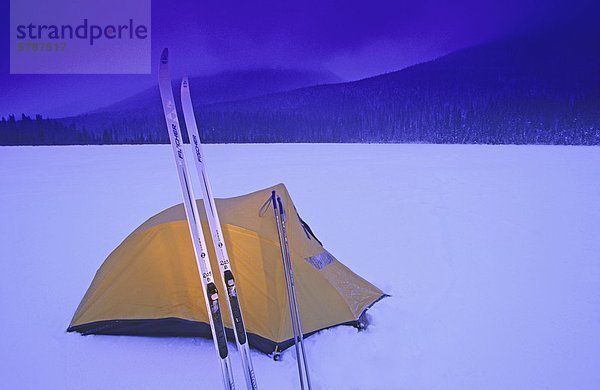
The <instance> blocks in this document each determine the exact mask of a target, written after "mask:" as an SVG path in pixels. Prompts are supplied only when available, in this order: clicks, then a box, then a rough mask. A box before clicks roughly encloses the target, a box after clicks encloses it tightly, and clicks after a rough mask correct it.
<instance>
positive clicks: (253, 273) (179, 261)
mask: <svg viewBox="0 0 600 390" xmlns="http://www.w3.org/2000/svg"><path fill="white" fill-rule="evenodd" d="M272 190H276V191H277V194H278V195H280V196H281V198H282V200H283V201H284V204H285V208H286V212H287V215H288V222H287V230H288V238H289V244H290V251H291V257H292V259H291V260H292V263H293V265H294V277H295V280H296V288H297V297H298V305H299V309H300V313H301V320H302V321H301V323H302V329H303V331H304V333H305V337H306V336H308V335H310V334H313V333H315V332H318V331H319V330H322V329H325V328H329V327H332V326H336V325H341V324H349V325H358V324H359V321H360V319H361V316H362V315H363V313H364V312H365V311H366V309H368V308H369V307H370V306H371V305H372V304H373V303H375V302H376V301H378V300H379V299H381V298H382V297H384V296H385V294H384V293H383V292H382V291H381V290H379V289H378V288H377V287H375V286H374V285H372V284H371V283H369V282H367V281H366V280H364V279H363V278H361V277H360V276H358V275H356V274H355V273H353V272H352V271H351V270H350V269H348V268H347V267H346V266H344V265H343V264H342V263H340V262H339V261H338V260H337V259H336V258H335V257H334V256H333V255H331V254H330V253H329V252H327V250H325V249H324V248H323V246H322V245H321V243H320V242H319V240H318V239H317V238H316V237H315V235H314V234H313V233H312V230H311V229H310V228H309V227H308V225H307V224H306V223H305V222H304V221H302V219H301V218H300V216H299V215H298V214H297V212H296V209H295V206H294V205H293V203H292V200H291V199H290V196H289V194H288V192H287V190H286V188H285V186H284V185H283V184H279V185H276V186H274V187H271V188H267V189H264V190H260V191H257V192H254V193H251V194H247V195H243V196H239V197H235V198H229V199H217V200H216V204H217V209H218V212H219V216H220V219H221V223H222V228H223V234H224V236H225V244H226V245H227V249H228V252H229V256H230V260H231V264H232V268H233V271H234V275H235V277H236V284H237V286H238V293H239V297H240V303H241V306H242V310H243V315H244V322H245V323H246V329H247V332H248V340H249V342H250V345H251V346H252V347H254V348H256V349H258V350H260V351H263V352H264V353H267V354H269V353H272V352H276V351H282V350H284V349H286V348H288V347H290V346H291V345H293V331H292V326H291V320H290V312H289V306H288V299H287V290H286V284H285V278H284V273H283V265H282V260H281V252H280V248H279V239H278V235H277V228H276V225H275V220H274V216H273V212H272V209H271V208H269V207H268V205H267V207H265V201H267V200H268V199H270V196H271V191H272ZM197 202H198V210H200V211H201V213H202V215H201V219H202V224H203V229H204V232H205V233H206V234H208V232H209V229H208V223H207V220H206V214H204V207H203V205H202V204H200V203H201V202H202V201H200V200H199V201H197ZM261 210H262V211H261ZM206 238H207V246H208V247H209V248H208V252H209V257H210V259H211V266H212V269H213V272H214V273H215V274H216V275H217V278H220V275H219V272H218V265H217V263H216V261H215V259H216V256H215V255H214V248H213V247H212V240H209V239H210V237H206ZM216 284H217V286H221V281H220V280H217V281H216ZM220 302H221V305H227V300H226V299H221V300H220ZM222 309H223V312H224V313H227V312H228V308H227V307H222ZM224 321H225V327H226V328H227V332H228V334H229V336H230V337H231V339H233V333H232V331H231V321H230V318H229V316H228V315H225V316H224ZM68 331H70V332H71V331H75V332H80V333H82V334H110V335H142V336H203V337H208V338H210V337H211V332H210V327H209V325H208V316H207V313H206V306H205V305H204V298H203V296H202V289H201V282H200V277H199V275H198V271H197V266H196V261H195V259H194V253H193V249H192V242H191V239H190V235H189V231H188V227H187V220H186V218H185V211H184V209H183V206H182V205H181V204H180V205H177V206H173V207H171V208H169V209H167V210H164V211H162V212H160V213H159V214H157V215H155V216H153V217H151V218H150V219H149V220H147V221H146V222H144V223H143V224H142V225H141V226H139V227H138V228H137V229H135V230H134V231H133V232H132V233H131V234H130V235H129V236H128V237H127V238H126V239H125V240H124V241H123V242H122V243H121V244H120V245H119V246H118V247H117V248H116V249H115V250H114V251H113V252H112V253H111V254H110V255H109V256H108V258H107V259H106V260H105V261H104V263H103V264H102V266H101V267H100V269H99V270H98V271H97V273H96V276H95V277H94V280H93V281H92V284H91V285H90V287H89V289H88V291H87V292H86V294H85V296H84V297H83V299H82V301H81V303H80V304H79V307H78V308H77V311H76V312H75V315H74V316H73V319H72V321H71V324H70V326H69V328H68Z"/></svg>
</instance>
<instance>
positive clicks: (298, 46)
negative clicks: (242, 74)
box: [0, 0, 592, 116]
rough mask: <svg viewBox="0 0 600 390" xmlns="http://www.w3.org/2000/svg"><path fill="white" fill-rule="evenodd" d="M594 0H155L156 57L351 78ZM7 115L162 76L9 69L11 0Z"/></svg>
mask: <svg viewBox="0 0 600 390" xmlns="http://www.w3.org/2000/svg"><path fill="white" fill-rule="evenodd" d="M591 3H592V2H591V1H588V0H583V1H581V0H579V1H567V0H546V1H543V0H504V1H500V0H459V1H455V2H452V4H450V3H449V2H446V1H442V0H423V1H390V0H370V1H367V2H364V1H356V0H349V1H331V0H321V1H315V0H305V1H281V0H279V1H262V0H256V1H252V2H248V1H240V0H223V1H218V2H217V1H198V0H179V1H176V0H153V1H152V28H151V34H152V58H158V56H159V53H160V50H161V49H162V48H163V47H169V48H170V51H171V53H172V58H177V61H174V65H173V66H174V69H173V73H174V76H177V75H181V74H183V73H184V72H185V73H188V74H191V75H206V74H211V73H216V72H219V71H223V70H236V69H248V68H259V67H270V68H296V69H297V68H302V69H314V70H325V71H329V72H332V73H334V74H336V75H337V76H339V77H340V78H341V79H343V80H347V81H352V80H357V79H361V78H365V77H369V76H374V75H377V74H381V73H386V72H391V71H395V70H399V69H402V68H404V67H407V66H410V65H413V64H417V63H420V62H424V61H427V60H431V59H434V58H436V57H439V56H441V55H444V54H447V53H449V52H452V51H454V50H457V49H460V48H463V47H468V46H472V45H476V44H479V43H483V42H488V41H491V40H494V39H497V38H499V37H502V36H505V35H510V34H515V33H521V32H526V31H528V30H535V29H539V28H544V26H548V25H553V24H556V23H561V22H563V21H565V20H567V19H569V18H572V17H576V16H577V15H579V14H581V13H584V12H585V10H586V9H587V7H588V6H589V5H590V4H591ZM1 7H2V8H0V25H1V26H3V27H2V30H1V33H2V35H3V36H2V39H1V40H0V41H1V44H0V50H2V51H3V52H4V53H5V55H4V56H2V58H1V60H0V86H1V87H2V90H3V91H4V93H3V94H2V95H0V116H3V115H7V114H8V113H17V114H19V113H20V112H26V113H28V114H34V113H42V114H44V115H51V116H64V115H71V114H77V113H80V112H85V111H87V110H91V109H94V108H98V107H100V106H103V105H107V104H109V103H112V102H114V101H118V100H120V99H122V98H125V97H128V96H130V95H131V94H133V93H135V92H137V91H140V90H143V89H145V88H148V87H150V86H152V85H154V84H155V82H156V75H155V74H154V72H155V71H156V69H155V68H156V67H155V66H154V65H155V64H154V63H153V74H152V75H108V76H107V75H84V76H82V75H9V60H8V50H9V49H8V34H9V23H8V22H9V19H8V18H9V1H6V0H5V1H3V2H2V6H1Z"/></svg>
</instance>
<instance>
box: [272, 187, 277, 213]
mask: <svg viewBox="0 0 600 390" xmlns="http://www.w3.org/2000/svg"><path fill="white" fill-rule="evenodd" d="M271 202H273V209H274V210H275V211H277V202H275V190H273V191H272V192H271Z"/></svg>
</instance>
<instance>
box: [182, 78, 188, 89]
mask: <svg viewBox="0 0 600 390" xmlns="http://www.w3.org/2000/svg"><path fill="white" fill-rule="evenodd" d="M189 85H190V83H189V81H188V77H187V76H183V79H181V89H184V88H189Z"/></svg>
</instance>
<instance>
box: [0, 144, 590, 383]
mask: <svg viewBox="0 0 600 390" xmlns="http://www.w3.org/2000/svg"><path fill="white" fill-rule="evenodd" d="M206 151H207V158H208V164H209V165H208V166H209V170H210V171H209V173H210V175H211V180H212V184H213V190H214V192H215V195H216V196H218V197H229V196H234V195H238V194H243V193H247V192H251V191H254V190H257V189H260V188H264V187H267V186H270V185H273V184H275V183H278V182H284V183H285V184H286V185H287V187H288V189H289V191H290V193H291V195H292V197H293V199H294V202H295V204H296V205H297V207H298V211H299V212H300V214H301V215H302V217H303V218H304V219H305V220H306V221H307V222H308V223H309V224H310V225H311V227H312V228H313V230H314V231H315V233H316V235H317V237H319V239H320V240H321V241H323V243H324V245H325V247H326V248H328V250H329V251H330V252H331V253H333V254H334V255H335V256H336V257H337V258H339V259H340V261H342V262H343V263H345V264H346V265H347V266H349V267H350V268H351V269H352V270H353V271H355V272H356V273H358V274H359V275H361V276H363V277H365V278H366V279H367V280H369V281H371V282H372V283H374V284H375V285H377V286H378V287H380V288H382V289H383V290H384V291H386V292H387V293H389V294H391V295H392V297H391V298H387V299H384V300H383V301H381V302H379V303H377V304H376V305H375V306H374V307H373V308H372V309H371V310H370V311H369V315H370V319H371V322H372V324H371V326H370V327H369V328H368V329H367V331H364V332H361V333H357V332H356V330H355V329H354V328H351V327H337V328H334V329H331V330H327V331H324V332H322V333H320V334H318V335H315V336H313V337H310V338H308V339H307V340H306V344H307V350H308V353H309V355H308V357H309V359H310V360H309V365H310V368H311V377H312V378H313V382H314V384H315V386H314V387H315V389H410V390H414V389H498V390H506V389H527V390H529V389H598V388H600V370H599V369H598V362H600V181H599V173H600V149H598V148H593V147H551V146H547V147H544V146H540V147H538V146H436V145H215V146H213V145H209V146H207V147H206ZM196 192H197V193H198V194H199V191H196ZM180 199H181V195H180V191H179V187H178V182H177V176H176V172H175V169H174V163H173V158H172V155H171V150H170V146H169V145H159V146H101V147H2V148H0V215H2V223H0V313H2V314H1V321H0V361H1V363H0V377H1V378H2V385H0V387H2V388H6V389H42V388H43V389H106V388H110V389H167V388H169V389H198V388H202V389H218V388H220V387H221V379H220V377H219V371H218V370H219V369H218V364H217V361H216V359H215V357H214V352H213V350H212V348H213V346H212V342H211V341H209V340H205V339H183V338H182V339H175V338H164V339H160V338H143V337H117V336H88V337H83V336H80V335H78V334H67V333H65V329H66V328H67V325H68V324H69V321H70V320H71V316H72V315H73V312H74V311H75V309H76V307H77V304H78V303H79V301H80V299H81V298H82V296H83V294H84V293H85V291H86V289H87V287H88V285H89V283H90V282H91V280H92V278H93V276H94V273H95V271H96V269H97V268H98V267H99V266H100V264H101V263H102V261H103V260H104V258H105V257H106V256H107V255H108V254H109V253H110V252H111V250H112V249H113V248H114V247H115V246H117V245H118V244H119V243H120V242H121V240H122V239H124V238H125V237H126V236H127V234H128V233H129V232H131V231H132V230H133V229H134V228H135V227H137V226H138V225H139V224H141V223H142V222H144V221H145V220H146V219H147V218H148V217H149V216H151V215H154V214H156V213H157V212H159V211H161V210H163V209H165V208H167V207H170V206H172V205H174V204H176V203H180V202H181V200H180ZM231 347H232V349H234V348H235V347H234V346H233V345H231ZM293 355H294V354H293V352H292V350H289V351H288V352H287V353H285V354H284V358H283V361H281V362H274V361H273V360H272V359H270V358H269V357H267V356H265V355H262V354H261V353H258V352H254V354H253V360H254V365H255V369H256V373H257V379H258V382H259V385H260V387H261V389H286V388H296V387H297V383H298V382H297V371H296V366H295V360H294V356H293ZM232 362H233V363H234V369H235V370H236V379H237V381H236V382H237V384H238V387H239V388H243V387H244V380H243V375H242V372H241V369H240V366H241V365H240V362H239V359H238V357H237V356H236V355H235V353H234V352H232Z"/></svg>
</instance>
